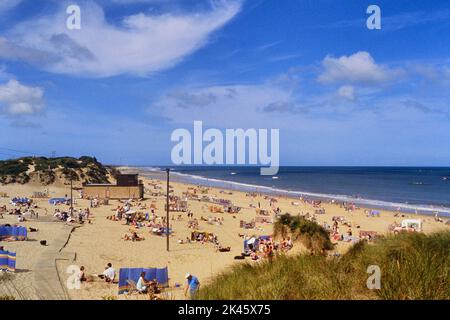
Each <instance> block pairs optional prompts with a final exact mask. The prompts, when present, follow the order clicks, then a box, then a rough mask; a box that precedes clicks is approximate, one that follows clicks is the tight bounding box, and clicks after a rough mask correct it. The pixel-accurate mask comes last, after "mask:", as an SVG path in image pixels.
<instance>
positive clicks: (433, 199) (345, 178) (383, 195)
mask: <svg viewBox="0 0 450 320" xmlns="http://www.w3.org/2000/svg"><path fill="white" fill-rule="evenodd" d="M166 168H167V167H155V166H148V167H145V166H144V167H138V168H135V169H138V171H139V172H140V174H141V175H144V176H148V177H154V178H155V177H156V178H160V179H165V175H166ZM168 168H169V169H170V179H171V180H173V181H178V182H187V183H192V184H198V185H205V186H211V187H219V188H227V189H234V190H240V191H245V192H258V193H264V194H271V195H286V196H291V197H299V198H300V197H305V198H310V199H316V200H333V199H334V200H336V201H339V202H352V203H355V204H357V205H359V206H363V207H368V208H374V209H376V208H377V209H388V210H398V211H401V212H408V213H419V214H429V215H436V214H438V216H445V217H450V167H295V166H289V167H280V170H279V172H278V174H277V175H276V176H261V175H260V168H259V167H253V166H246V167H238V166H232V167H224V166H175V167H168Z"/></svg>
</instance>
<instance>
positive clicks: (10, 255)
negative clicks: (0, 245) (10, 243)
mask: <svg viewBox="0 0 450 320" xmlns="http://www.w3.org/2000/svg"><path fill="white" fill-rule="evenodd" d="M0 270H8V271H11V272H14V271H16V253H15V252H9V251H3V250H0Z"/></svg>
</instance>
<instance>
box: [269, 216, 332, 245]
mask: <svg viewBox="0 0 450 320" xmlns="http://www.w3.org/2000/svg"><path fill="white" fill-rule="evenodd" d="M274 236H275V237H278V236H282V237H287V236H291V237H293V240H300V241H301V242H302V243H303V245H304V246H305V247H306V248H307V249H309V250H310V251H311V252H312V253H324V252H325V251H326V250H332V249H333V248H334V246H333V243H331V240H330V235H329V234H328V231H327V230H325V228H323V227H322V226H320V225H319V224H317V223H315V222H313V221H309V220H307V219H305V218H304V217H301V216H291V215H290V214H289V213H286V214H283V215H281V216H280V217H279V218H278V219H277V221H276V222H275V225H274Z"/></svg>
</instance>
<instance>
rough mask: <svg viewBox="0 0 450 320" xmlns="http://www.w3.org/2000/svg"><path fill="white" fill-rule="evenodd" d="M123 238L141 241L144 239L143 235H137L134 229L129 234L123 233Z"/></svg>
mask: <svg viewBox="0 0 450 320" xmlns="http://www.w3.org/2000/svg"><path fill="white" fill-rule="evenodd" d="M123 239H124V240H125V241H142V240H145V238H144V237H139V235H138V234H137V232H136V231H133V232H132V233H131V236H130V235H128V234H125V235H124V237H123Z"/></svg>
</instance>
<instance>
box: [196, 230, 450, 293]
mask: <svg viewBox="0 0 450 320" xmlns="http://www.w3.org/2000/svg"><path fill="white" fill-rule="evenodd" d="M449 252H450V232H439V233H434V234H430V235H425V234H419V233H415V234H400V235H395V236H394V235H392V236H387V237H383V238H381V239H379V240H378V241H377V242H375V243H374V244H367V243H365V242H359V243H357V244H355V245H354V246H353V247H352V248H351V249H350V250H349V251H348V252H347V253H346V254H344V255H343V256H342V257H340V258H326V257H324V256H322V255H309V254H301V255H297V256H286V255H279V256H278V257H277V258H276V259H274V261H273V262H272V263H269V262H262V263H243V264H237V265H235V266H234V267H232V268H231V269H230V270H228V271H227V272H225V273H223V274H220V275H218V276H217V277H216V278H215V279H213V281H212V282H211V283H209V284H208V285H206V286H204V287H203V288H202V289H201V290H200V293H199V297H198V298H199V299H220V300H228V299H237V300H245V299H249V300H253V299H255V300H260V299H268V300H289V299H314V300H318V299H389V300H397V299H401V300H404V299H424V300H429V299H446V300H448V299H449V298H450V278H449V262H450V260H449V258H450V255H449ZM369 265H378V266H379V267H380V269H381V288H380V289H379V290H369V289H368V288H367V286H366V281H367V278H368V277H369V274H368V273H367V268H368V266H369Z"/></svg>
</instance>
